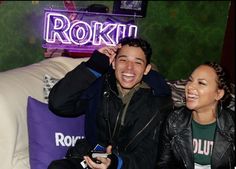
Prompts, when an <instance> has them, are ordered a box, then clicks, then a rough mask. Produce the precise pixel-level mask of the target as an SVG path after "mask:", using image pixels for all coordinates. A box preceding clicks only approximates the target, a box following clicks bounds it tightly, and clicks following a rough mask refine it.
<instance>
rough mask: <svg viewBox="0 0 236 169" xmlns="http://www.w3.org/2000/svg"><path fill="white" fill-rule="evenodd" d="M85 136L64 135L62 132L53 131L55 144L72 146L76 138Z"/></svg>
mask: <svg viewBox="0 0 236 169" xmlns="http://www.w3.org/2000/svg"><path fill="white" fill-rule="evenodd" d="M83 138H85V137H84V136H70V135H64V134H63V133H60V132H56V133H55V143H56V146H63V147H64V146H66V147H70V146H74V145H75V143H76V141H77V140H78V139H83Z"/></svg>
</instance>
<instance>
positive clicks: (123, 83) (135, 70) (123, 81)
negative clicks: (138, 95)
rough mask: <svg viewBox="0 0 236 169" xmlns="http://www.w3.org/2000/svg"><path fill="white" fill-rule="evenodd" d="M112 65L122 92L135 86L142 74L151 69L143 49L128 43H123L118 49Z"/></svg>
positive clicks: (124, 92)
mask: <svg viewBox="0 0 236 169" xmlns="http://www.w3.org/2000/svg"><path fill="white" fill-rule="evenodd" d="M112 65H113V69H114V70H115V76H116V79H117V82H118V85H119V87H120V89H121V92H122V93H123V94H126V93H127V92H129V91H130V90H131V89H132V88H134V87H135V86H137V85H138V84H139V83H140V82H141V80H142V78H143V75H146V74H147V73H148V72H149V71H150V69H151V65H150V64H148V65H147V60H146V57H145V54H144V52H143V50H142V49H141V48H140V47H133V46H129V45H124V46H122V47H121V48H120V49H119V51H118V54H117V56H116V58H115V60H114V62H113V63H112Z"/></svg>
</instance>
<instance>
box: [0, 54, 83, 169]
mask: <svg viewBox="0 0 236 169" xmlns="http://www.w3.org/2000/svg"><path fill="white" fill-rule="evenodd" d="M84 60H86V58H81V59H73V58H66V57H55V58H49V59H45V60H43V61H41V62H38V63H35V64H32V65H29V66H25V67H21V68H16V69H13V70H9V71H5V72H0V117H1V122H0V133H1V136H0V159H1V160H0V161H1V162H0V166H1V167H0V168H1V169H29V168H30V167H29V166H30V165H29V146H28V145H29V141H28V128H27V109H26V108H27V99H28V96H32V97H33V98H36V99H38V100H39V101H42V102H45V97H44V93H43V77H44V75H45V74H48V75H51V76H52V77H56V78H58V79H60V78H62V77H63V76H64V75H65V74H66V73H67V72H68V71H70V70H71V69H73V68H74V67H75V66H77V65H78V64H79V63H81V62H82V61H84Z"/></svg>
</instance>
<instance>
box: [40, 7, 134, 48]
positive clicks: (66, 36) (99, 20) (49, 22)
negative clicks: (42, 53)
mask: <svg viewBox="0 0 236 169" xmlns="http://www.w3.org/2000/svg"><path fill="white" fill-rule="evenodd" d="M71 13H73V14H75V13H76V17H75V18H74V19H73V20H71V19H70V14H71ZM74 16H75V15H74ZM124 18H125V19H124ZM137 31H138V28H137V26H136V25H135V24H133V20H132V18H131V16H128V15H117V14H104V13H102V14H101V13H92V12H75V11H71V12H68V11H63V10H45V17H44V35H43V38H44V44H43V47H44V48H58V49H59V48H61V49H71V50H77V51H91V50H94V48H96V47H97V46H100V45H109V46H115V45H116V44H117V43H118V42H119V39H121V38H123V37H126V36H134V37H136V36H137Z"/></svg>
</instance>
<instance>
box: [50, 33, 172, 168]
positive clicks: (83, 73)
mask: <svg viewBox="0 0 236 169" xmlns="http://www.w3.org/2000/svg"><path fill="white" fill-rule="evenodd" d="M151 54H152V50H151V47H150V45H149V44H148V43H147V42H146V41H144V40H142V39H140V38H132V37H128V38H124V39H122V40H121V41H120V42H119V45H118V46H116V47H103V48H101V49H99V50H96V51H94V53H93V55H92V57H91V58H90V59H89V60H88V61H87V62H84V63H81V64H80V65H79V66H78V67H76V68H75V69H74V70H72V71H71V72H69V73H68V74H67V75H66V76H65V77H64V78H63V79H62V80H60V81H59V82H58V83H57V84H56V85H55V86H54V87H53V89H52V90H51V92H50V96H49V108H50V110H52V111H53V112H54V113H55V114H57V115H60V116H65V117H72V116H74V117H75V116H79V115H81V114H86V116H85V117H86V120H85V123H86V124H85V135H86V141H83V142H82V141H81V140H79V141H78V143H77V144H76V146H75V148H72V149H71V150H70V151H68V153H67V157H66V159H63V160H57V161H53V162H52V163H51V164H50V166H49V168H50V169H77V168H83V167H82V165H81V164H80V163H81V161H82V160H85V162H86V165H88V167H90V168H94V169H95V168H96V169H103V168H104V169H105V168H124V169H139V168H140V169H143V168H148V169H152V168H154V165H155V160H156V157H157V151H158V148H157V147H158V134H159V130H160V125H161V123H162V121H163V119H164V117H165V116H166V115H167V114H168V112H169V111H170V109H171V108H172V101H171V97H170V91H169V89H168V86H167V84H166V83H165V80H164V79H163V78H162V76H161V75H160V74H158V73H157V72H155V73H154V74H155V78H154V79H158V85H159V86H162V88H160V90H158V91H156V94H155V92H154V91H153V90H152V88H151V87H150V86H149V85H147V83H145V82H144V81H143V80H142V79H143V76H144V75H147V74H148V73H149V71H150V70H151V65H150V59H151ZM110 65H112V66H110ZM152 74H153V73H152ZM146 79H147V81H148V80H149V82H150V83H148V84H150V85H151V84H152V81H150V78H148V77H146ZM151 79H152V78H151ZM155 87H156V86H155ZM97 144H99V145H102V146H103V147H106V153H107V154H109V155H108V158H106V157H98V158H97V159H96V160H94V159H92V158H91V157H89V151H90V150H91V149H93V147H95V146H96V145H97ZM85 147H88V148H85ZM78 154H79V155H78Z"/></svg>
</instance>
